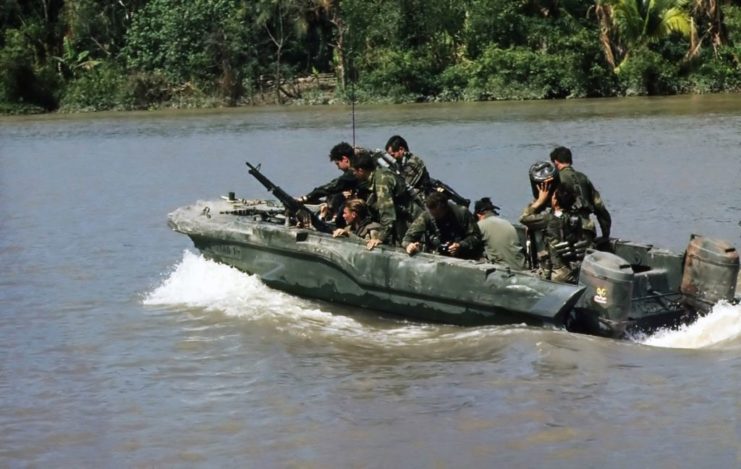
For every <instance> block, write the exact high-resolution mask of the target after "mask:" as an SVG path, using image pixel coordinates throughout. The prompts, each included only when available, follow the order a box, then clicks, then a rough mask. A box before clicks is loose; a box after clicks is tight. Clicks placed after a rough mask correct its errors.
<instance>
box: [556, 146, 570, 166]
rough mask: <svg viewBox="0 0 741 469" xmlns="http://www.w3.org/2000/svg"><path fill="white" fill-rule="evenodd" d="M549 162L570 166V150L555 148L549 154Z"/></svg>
mask: <svg viewBox="0 0 741 469" xmlns="http://www.w3.org/2000/svg"><path fill="white" fill-rule="evenodd" d="M551 161H553V162H556V161H558V162H559V163H565V164H571V150H569V149H568V148H566V147H556V148H554V149H553V151H552V152H551Z"/></svg>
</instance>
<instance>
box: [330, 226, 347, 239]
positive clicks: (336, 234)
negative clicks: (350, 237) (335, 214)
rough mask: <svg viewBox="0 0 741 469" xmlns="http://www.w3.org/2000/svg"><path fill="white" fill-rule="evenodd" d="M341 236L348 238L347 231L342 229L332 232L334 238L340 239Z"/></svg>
mask: <svg viewBox="0 0 741 469" xmlns="http://www.w3.org/2000/svg"><path fill="white" fill-rule="evenodd" d="M340 236H347V231H345V230H343V229H342V228H337V229H336V230H334V231H333V232H332V237H333V238H339V237H340Z"/></svg>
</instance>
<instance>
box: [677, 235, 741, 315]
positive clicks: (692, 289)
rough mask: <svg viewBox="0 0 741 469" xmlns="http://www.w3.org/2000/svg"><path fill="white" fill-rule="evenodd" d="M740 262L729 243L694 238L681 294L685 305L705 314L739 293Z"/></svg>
mask: <svg viewBox="0 0 741 469" xmlns="http://www.w3.org/2000/svg"><path fill="white" fill-rule="evenodd" d="M738 270H739V258H738V252H737V251H736V248H734V247H733V246H731V245H730V244H728V243H727V242H725V241H718V240H714V239H709V238H705V237H703V236H699V235H694V234H693V235H692V236H691V238H690V243H689V245H688V246H687V252H686V253H685V257H684V269H683V273H682V285H681V287H680V291H681V292H682V295H683V300H684V302H685V303H686V304H687V305H689V306H690V307H692V308H694V309H697V310H699V311H701V312H703V313H706V312H708V311H710V308H712V306H713V305H714V304H715V303H716V302H718V301H719V300H728V301H732V300H733V298H734V295H735V293H736V282H737V279H738Z"/></svg>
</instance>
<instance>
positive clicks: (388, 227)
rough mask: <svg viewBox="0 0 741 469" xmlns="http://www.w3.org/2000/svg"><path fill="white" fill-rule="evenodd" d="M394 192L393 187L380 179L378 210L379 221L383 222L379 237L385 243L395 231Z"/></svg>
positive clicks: (377, 199)
mask: <svg viewBox="0 0 741 469" xmlns="http://www.w3.org/2000/svg"><path fill="white" fill-rule="evenodd" d="M393 193H394V192H393V188H392V187H390V185H389V184H388V183H387V182H381V181H379V183H378V184H377V185H376V211H377V212H378V223H380V224H381V229H380V230H379V231H380V233H379V237H378V239H380V240H381V241H382V242H384V243H387V242H388V238H389V236H391V235H392V233H393V232H394V223H396V207H394V198H393Z"/></svg>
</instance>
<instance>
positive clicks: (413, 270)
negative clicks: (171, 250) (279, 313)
mask: <svg viewBox="0 0 741 469" xmlns="http://www.w3.org/2000/svg"><path fill="white" fill-rule="evenodd" d="M274 194H276V192H274ZM283 194H284V193H283ZM230 198H231V199H233V200H225V199H226V198H221V199H217V200H213V201H208V202H199V203H196V204H194V205H190V206H186V207H182V208H179V209H177V210H175V211H173V212H172V213H170V215H169V219H168V221H169V225H170V227H171V228H172V229H173V230H175V231H178V232H180V233H183V234H186V235H188V236H189V237H190V238H191V239H192V240H193V243H194V244H195V246H196V248H198V249H199V250H200V251H201V252H202V253H203V254H204V256H206V257H208V258H210V259H213V260H215V261H218V262H221V263H224V264H227V265H230V266H233V267H235V268H237V269H239V270H241V271H244V272H247V273H250V274H255V275H257V276H259V278H260V279H262V281H263V282H264V283H265V284H267V285H268V286H270V287H273V288H276V289H279V290H283V291H286V292H289V293H292V294H296V295H299V296H303V297H308V298H315V299H320V300H326V301H330V302H335V303H340V304H345V305H351V306H357V307H361V308H368V309H372V310H376V311H381V312H384V313H390V314H393V315H398V316H402V317H405V318H409V319H413V320H419V321H429V322H443V323H450V324H459V325H481V324H511V323H527V324H530V325H539V326H542V325H551V326H555V327H559V328H566V329H568V330H572V331H578V332H585V333H590V334H596V335H603V336H611V337H621V336H623V335H624V333H625V331H626V330H632V329H650V328H654V327H659V326H665V325H668V324H673V323H677V322H681V321H689V320H692V319H694V317H695V316H696V315H697V314H702V313H704V312H707V311H708V310H709V309H710V308H711V307H712V305H713V304H714V303H716V302H717V301H719V300H727V301H738V298H737V297H736V294H735V289H736V281H737V276H738V272H739V256H738V253H737V252H736V250H735V248H733V247H732V246H730V245H729V244H728V243H725V242H723V241H715V240H710V239H706V238H704V237H702V236H693V237H692V239H691V241H690V243H689V246H688V248H687V251H686V252H685V253H682V254H676V253H672V252H670V251H667V250H663V249H657V248H654V247H653V246H651V245H644V244H637V243H631V242H627V241H622V240H617V239H613V240H611V242H610V245H609V248H608V249H607V250H606V251H595V252H592V253H590V254H588V255H587V257H586V258H585V259H584V261H583V263H582V268H581V272H580V278H579V284H577V285H571V284H562V283H554V282H550V281H547V280H542V279H540V278H538V277H537V276H536V275H535V274H533V273H531V272H530V271H524V272H520V271H514V270H511V269H510V268H508V267H506V266H503V265H498V264H491V263H488V262H481V261H468V260H461V259H454V258H450V257H443V256H440V255H436V254H426V253H421V254H418V255H415V256H413V257H410V256H409V255H407V253H406V252H405V251H404V250H402V249H401V248H396V247H388V246H381V247H379V248H376V249H374V250H372V251H368V250H367V249H366V248H365V246H364V244H362V243H361V242H358V241H353V240H351V239H347V238H332V236H331V234H328V233H325V232H321V231H319V230H315V229H306V228H299V227H296V226H290V225H292V222H291V221H292V217H287V216H286V209H285V207H284V205H283V204H281V203H278V202H274V201H248V200H236V199H234V198H233V197H230ZM294 208H295V207H294ZM309 224H310V223H309ZM522 235H523V236H524V233H522ZM523 240H524V238H523Z"/></svg>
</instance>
